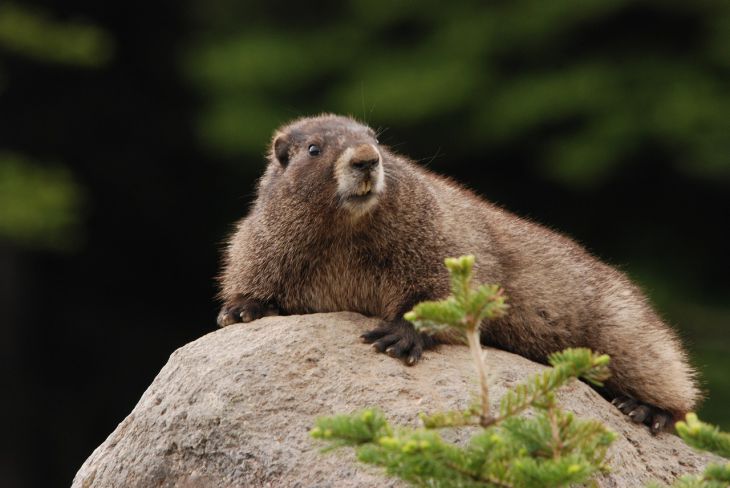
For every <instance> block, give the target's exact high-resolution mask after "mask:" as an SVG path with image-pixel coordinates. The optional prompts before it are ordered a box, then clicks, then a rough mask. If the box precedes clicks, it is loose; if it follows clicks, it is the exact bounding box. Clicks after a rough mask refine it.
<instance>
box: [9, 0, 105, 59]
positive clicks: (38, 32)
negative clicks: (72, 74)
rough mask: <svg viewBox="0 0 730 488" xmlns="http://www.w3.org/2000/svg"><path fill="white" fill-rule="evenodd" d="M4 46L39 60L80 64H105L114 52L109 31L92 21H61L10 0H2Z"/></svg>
mask: <svg viewBox="0 0 730 488" xmlns="http://www.w3.org/2000/svg"><path fill="white" fill-rule="evenodd" d="M0 46H2V47H3V48H4V49H6V50H8V51H11V52H15V53H17V54H19V55H22V56H27V57H29V58H33V59H37V60H39V61H46V62H54V63H61V64H70V65H80V66H98V65H101V64H103V63H105V62H106V61H108V60H109V59H110V57H111V54H112V42H111V39H110V37H109V35H108V34H107V33H106V32H104V31H103V30H102V29H100V28H98V27H96V26H94V25H92V24H90V23H88V22H58V21H55V20H52V19H50V18H49V16H48V15H47V14H45V13H44V12H43V11H41V10H38V9H29V8H27V7H25V6H21V5H18V4H14V3H7V2H3V3H2V4H0Z"/></svg>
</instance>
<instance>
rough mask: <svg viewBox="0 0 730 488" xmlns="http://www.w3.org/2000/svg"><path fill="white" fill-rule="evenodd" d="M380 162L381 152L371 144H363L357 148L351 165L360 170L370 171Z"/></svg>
mask: <svg viewBox="0 0 730 488" xmlns="http://www.w3.org/2000/svg"><path fill="white" fill-rule="evenodd" d="M378 163H380V154H378V151H376V150H375V148H374V147H373V146H371V145H370V144H363V145H362V146H360V147H358V148H357V149H355V153H354V154H353V155H352V159H350V165H351V166H352V167H353V168H355V169H357V170H360V171H370V170H372V169H374V168H375V167H376V166H377V165H378Z"/></svg>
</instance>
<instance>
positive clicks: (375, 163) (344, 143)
mask: <svg viewBox="0 0 730 488" xmlns="http://www.w3.org/2000/svg"><path fill="white" fill-rule="evenodd" d="M384 159H385V157H384V152H383V149H382V148H381V147H379V145H378V140H377V138H376V134H375V131H373V130H372V129H371V128H370V127H368V126H366V125H363V124H361V123H359V122H357V121H356V120H354V119H352V118H349V117H342V116H338V115H329V114H327V115H320V116H317V117H308V118H303V119H298V120H295V121H294V122H291V123H289V124H287V125H285V126H283V127H282V128H280V129H279V130H278V131H276V133H275V134H274V139H273V142H272V144H271V151H270V154H269V168H268V171H267V175H266V177H265V179H267V178H268V179H270V181H271V182H272V183H273V182H274V181H275V182H276V185H277V186H278V187H279V189H282V188H285V189H286V193H285V194H281V193H280V194H279V196H280V197H287V196H289V197H291V198H298V199H306V200H307V202H308V203H309V204H318V203H321V204H322V205H325V206H327V207H329V208H332V209H337V210H342V211H344V212H347V214H348V215H349V216H350V217H353V218H355V219H358V218H360V217H361V216H363V215H365V214H367V213H368V212H370V211H371V210H372V209H373V208H374V207H375V206H376V205H377V203H378V200H379V198H381V196H382V194H383V192H384V190H385V170H384ZM264 186H267V185H266V184H265V183H264Z"/></svg>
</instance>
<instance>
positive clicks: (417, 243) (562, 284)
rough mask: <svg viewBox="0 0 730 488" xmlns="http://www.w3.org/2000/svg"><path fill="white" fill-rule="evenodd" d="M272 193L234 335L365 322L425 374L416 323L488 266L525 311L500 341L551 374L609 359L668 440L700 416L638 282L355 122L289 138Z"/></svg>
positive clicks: (687, 374) (277, 138) (225, 315)
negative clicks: (457, 278) (575, 363)
mask: <svg viewBox="0 0 730 488" xmlns="http://www.w3.org/2000/svg"><path fill="white" fill-rule="evenodd" d="M257 195H258V196H257V198H256V201H255V203H254V204H253V207H252V208H251V210H250V212H249V214H248V216H247V217H246V218H244V219H243V220H241V221H240V222H239V224H238V228H237V230H236V231H235V233H234V234H233V235H232V237H231V239H230V241H229V245H228V249H227V253H226V256H225V263H224V268H223V271H222V273H221V276H220V282H221V292H220V298H221V299H222V301H223V308H222V309H221V312H220V314H219V316H218V324H219V325H220V326H226V325H229V324H233V323H236V322H249V321H251V320H255V319H257V318H259V317H261V316H263V315H266V314H272V313H285V314H302V313H312V312H334V311H342V310H348V311H354V312H359V313H362V314H365V315H368V316H376V317H380V318H382V319H383V321H384V322H383V325H382V326H380V327H378V328H376V329H375V330H372V331H370V332H368V333H366V334H364V335H363V336H362V338H363V340H365V342H371V343H373V345H374V347H375V349H377V350H378V351H380V352H387V353H388V354H390V355H392V356H396V357H399V358H402V359H403V360H404V361H405V362H406V364H414V363H416V362H417V361H418V359H419V358H420V357H421V354H422V352H423V350H424V349H428V348H429V347H432V346H434V345H435V344H436V343H437V342H438V338H432V337H429V336H426V335H424V334H419V333H417V332H416V331H415V330H414V328H413V326H412V325H411V324H410V323H409V322H407V321H405V320H404V319H403V314H404V313H405V312H407V311H409V310H410V309H411V308H412V307H413V305H415V304H416V303H418V302H420V301H422V300H429V299H439V298H443V297H445V296H446V295H448V294H449V276H448V272H447V270H446V268H445V267H444V265H443V261H444V258H445V257H448V256H459V255H464V254H474V255H475V256H476V265H475V277H476V280H477V281H478V282H483V283H497V284H500V285H501V286H502V287H504V289H505V291H506V294H507V297H508V301H509V304H510V309H509V313H508V314H507V316H506V317H504V318H503V319H500V320H496V321H492V322H489V324H488V326H486V327H485V329H484V331H483V333H482V341H483V343H484V344H488V345H493V346H496V347H499V348H502V349H506V350H508V351H513V352H516V353H518V354H520V355H522V356H525V357H527V358H530V359H533V360H536V361H542V362H544V361H545V359H546V357H547V355H548V354H549V353H551V352H554V351H559V350H562V349H564V348H566V347H571V346H585V347H589V348H591V349H593V350H595V351H598V352H601V353H607V354H609V355H610V356H611V370H612V373H613V375H612V377H611V379H610V380H609V381H608V382H607V383H606V389H605V391H604V393H605V394H607V395H610V398H613V399H614V403H615V404H616V405H617V406H618V407H619V408H620V409H621V410H622V411H623V412H624V413H626V414H628V415H629V416H630V417H631V418H632V419H633V420H634V421H636V422H644V423H646V424H648V425H649V426H650V427H651V428H652V430H653V431H658V430H662V429H664V428H665V426H667V425H668V423H670V422H671V420H672V418H675V419H676V418H678V417H679V416H682V415H683V414H684V413H686V412H688V411H690V410H692V409H694V408H695V406H696V403H697V401H698V398H699V391H698V387H697V384H696V380H695V376H696V373H695V372H694V371H693V369H692V368H691V367H690V366H689V365H688V362H687V355H686V353H685V352H684V351H683V349H682V347H681V345H680V343H679V341H678V339H677V337H676V336H675V334H674V333H673V331H672V330H671V329H670V328H669V327H668V326H667V325H665V324H664V323H663V322H662V320H661V319H660V318H659V317H658V316H657V314H656V313H655V312H654V311H653V310H652V308H651V306H650V305H649V303H648V302H647V299H646V298H645V296H644V295H643V294H642V292H641V291H640V290H639V289H638V288H637V287H636V286H635V285H633V284H632V283H631V282H630V281H629V280H628V279H627V278H626V276H624V275H623V274H622V273H620V272H619V271H617V270H615V269H613V268H611V267H610V266H608V265H606V264H604V263H602V262H600V261H599V260H597V259H596V258H594V257H593V256H591V255H590V254H588V252H586V251H585V250H584V249H583V248H581V247H580V246H579V245H578V244H576V243H575V242H573V241H572V240H570V239H568V238H567V237H564V236H562V235H560V234H557V233H555V232H553V231H551V230H548V229H546V228H545V227H541V226H540V225H537V224H535V223H533V222H530V221H528V220H525V219H522V218H519V217H517V216H515V215H513V214H511V213H509V212H507V211H505V210H503V209H501V208H498V207H496V206H495V205H493V204H490V203H488V202H486V201H484V200H483V199H481V198H479V197H478V196H476V195H475V194H474V193H472V192H470V191H469V190H467V189H465V188H462V187H461V186H459V185H458V184H456V183H454V182H452V181H450V180H448V179H446V178H443V177H441V176H438V175H436V174H433V173H431V172H429V171H427V170H425V169H423V168H421V167H419V166H417V165H416V164H415V163H413V162H412V161H409V160H408V159H406V158H405V157H403V156H400V155H398V154H395V153H394V152H392V151H391V150H390V149H388V148H387V147H384V146H383V145H381V144H379V143H378V140H377V138H376V134H375V132H374V131H373V130H372V129H371V128H369V127H367V126H366V125H363V124H361V123H359V122H357V121H356V120H353V119H352V118H349V117H342V116H337V115H320V116H317V117H310V118H301V119H298V120H295V121H293V122H291V123H290V124H288V125H285V126H284V127H282V128H281V129H279V130H278V131H276V133H275V135H274V138H273V143H272V144H271V151H270V154H269V162H268V167H267V168H266V172H265V174H264V175H263V177H262V178H261V180H260V181H259V183H258V193H257Z"/></svg>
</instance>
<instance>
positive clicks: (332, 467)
mask: <svg viewBox="0 0 730 488" xmlns="http://www.w3.org/2000/svg"><path fill="white" fill-rule="evenodd" d="M376 323H377V322H376V321H375V320H374V319H368V318H365V317H363V316H361V315H357V314H354V313H337V314H315V315H302V316H290V317H267V318H264V319H261V320H257V321H255V322H253V323H250V324H246V325H243V324H237V325H233V326H230V327H227V328H225V329H222V330H218V331H216V332H213V333H211V334H208V335H206V336H204V337H201V338H200V339H198V340H197V341H195V342H192V343H190V344H188V345H186V346H185V347H183V348H181V349H179V350H177V351H175V352H174V353H173V354H172V356H170V360H169V361H168V363H167V365H165V367H164V368H162V371H160V374H158V375H157V378H155V380H154V381H153V383H152V385H150V387H149V388H148V389H147V391H146V392H145V393H144V395H143V396H142V398H141V399H140V401H139V403H138V404H137V406H136V407H135V408H134V410H133V411H132V413H131V414H129V416H128V417H127V418H126V419H124V421H123V422H122V423H121V424H119V426H118V427H117V429H116V430H115V431H114V432H113V433H112V434H111V435H110V436H109V437H108V438H107V439H106V441H104V443H103V444H102V445H101V446H99V447H98V448H97V449H96V450H95V451H94V452H93V453H92V454H91V456H90V457H89V459H87V460H86V462H85V463H84V464H83V466H82V467H81V469H80V470H79V472H78V473H77V474H76V477H75V478H74V481H73V486H74V487H85V488H86V487H92V486H98V487H137V486H139V487H148V486H149V487H158V486H159V487H209V486H210V487H218V486H220V487H229V486H272V487H280V486H296V487H311V486H317V487H347V486H352V487H355V486H357V487H360V486H373V487H375V486H377V487H381V486H401V482H399V481H396V480H394V479H391V478H388V477H386V476H384V475H383V474H382V472H381V471H380V470H379V469H378V468H375V467H372V466H366V465H362V464H359V463H358V462H357V461H356V460H355V457H354V455H353V451H352V450H351V449H340V450H337V451H334V452H330V453H327V454H322V453H321V452H319V449H320V448H321V445H319V444H318V443H317V442H315V441H313V440H312V439H311V438H310V437H309V435H308V430H309V429H310V428H311V427H312V425H313V423H314V419H315V418H316V417H318V416H322V415H329V414H333V413H345V412H351V411H354V410H358V409H361V408H363V407H366V406H372V405H378V406H380V407H381V408H382V409H383V410H384V411H385V413H386V414H387V416H388V417H389V419H390V420H391V421H392V422H394V423H399V424H409V425H416V423H417V421H416V418H417V413H418V412H419V411H426V412H429V411H435V410H447V409H454V408H464V407H466V405H467V403H468V402H469V400H470V396H471V394H472V392H475V391H476V384H475V380H474V376H475V375H474V372H473V367H472V364H471V363H470V358H469V354H468V350H467V348H466V347H462V346H442V347H441V348H440V350H438V351H432V352H429V353H427V354H426V355H425V358H424V360H423V361H422V362H421V363H419V364H418V365H417V366H415V367H406V366H404V365H403V364H402V363H400V362H399V361H396V360H395V359H392V358H390V357H388V356H385V355H383V354H376V353H375V352H374V351H373V350H372V349H371V348H370V347H369V346H367V345H365V344H362V343H360V342H359V341H358V336H359V335H360V334H361V333H362V332H364V331H365V330H367V329H368V328H370V327H372V326H374V325H375V324H376ZM487 356H488V363H489V367H490V369H491V380H492V383H493V386H492V389H491V392H492V398H493V399H494V400H495V403H496V402H497V401H498V399H499V398H500V397H501V396H502V394H503V393H504V390H505V388H508V387H511V386H513V385H515V384H516V383H518V382H520V381H522V380H523V379H525V378H527V377H528V376H529V375H531V374H533V373H535V372H537V371H540V369H541V368H543V366H540V365H538V364H535V363H533V362H531V361H528V360H527V359H524V358H522V357H520V356H516V355H514V354H510V353H507V352H504V351H498V350H493V349H489V350H488V352H487ZM559 399H560V402H561V404H562V405H563V406H564V407H565V408H566V409H568V410H570V411H573V412H575V413H576V414H578V415H579V416H581V417H593V418H597V419H600V420H601V421H603V422H604V423H606V424H607V425H608V426H609V427H610V428H611V429H613V430H614V431H615V432H617V433H618V434H619V438H618V440H617V441H616V442H615V443H614V445H613V446H612V448H611V451H610V457H611V460H610V462H611V465H612V466H613V472H612V473H611V474H610V475H608V476H605V477H603V478H602V479H601V480H600V484H601V486H619V487H624V486H640V485H642V484H643V483H645V482H646V481H648V480H650V479H659V480H662V481H665V482H668V481H671V480H672V479H673V478H674V477H676V476H677V475H679V474H683V473H694V472H698V471H701V470H702V468H703V467H704V466H705V465H706V464H707V462H708V460H710V457H709V456H706V455H701V454H697V453H695V452H693V451H692V450H691V449H690V448H689V447H687V446H686V445H685V444H684V443H683V442H682V441H681V440H680V439H679V438H677V437H675V436H673V435H670V434H662V435H659V436H657V437H652V436H651V435H650V434H649V432H648V430H647V429H646V428H645V427H642V426H636V425H633V424H631V423H630V422H629V421H628V420H627V418H626V417H625V416H624V415H622V414H620V413H619V412H618V411H617V410H616V409H615V408H614V407H613V406H611V405H610V404H609V403H608V402H606V401H605V400H604V399H603V398H601V397H600V396H599V395H598V394H597V393H595V392H594V391H593V390H592V389H591V388H589V387H588V386H586V385H584V384H583V383H580V382H577V381H576V382H573V383H572V384H571V385H569V386H567V387H566V388H564V389H563V390H561V393H560V394H559ZM453 437H454V440H456V441H463V440H465V438H466V437H467V433H457V434H454V435H453Z"/></svg>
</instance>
